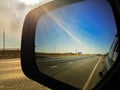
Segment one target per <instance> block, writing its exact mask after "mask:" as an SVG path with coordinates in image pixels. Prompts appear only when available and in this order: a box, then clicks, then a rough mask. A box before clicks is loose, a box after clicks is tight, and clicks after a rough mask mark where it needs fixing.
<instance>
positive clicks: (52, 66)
mask: <svg viewBox="0 0 120 90" xmlns="http://www.w3.org/2000/svg"><path fill="white" fill-rule="evenodd" d="M56 67H58V65H55V66H51V67H50V68H56Z"/></svg>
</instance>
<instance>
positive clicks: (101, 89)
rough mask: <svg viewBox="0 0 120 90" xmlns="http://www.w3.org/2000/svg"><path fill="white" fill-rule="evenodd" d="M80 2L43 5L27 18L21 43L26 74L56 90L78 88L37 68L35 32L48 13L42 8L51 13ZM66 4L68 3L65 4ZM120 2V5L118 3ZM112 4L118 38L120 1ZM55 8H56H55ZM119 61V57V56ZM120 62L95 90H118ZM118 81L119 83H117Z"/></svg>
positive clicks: (74, 0)
mask: <svg viewBox="0 0 120 90" xmlns="http://www.w3.org/2000/svg"><path fill="white" fill-rule="evenodd" d="M79 1H80V0H64V1H63V0H55V1H52V2H49V3H47V4H45V5H42V6H40V7H38V8H35V9H33V10H32V11H31V12H29V13H28V15H27V16H26V19H25V22H24V25H23V32H22V42H21V65H22V70H23V72H24V74H25V75H26V76H27V77H29V78H31V79H33V80H35V81H37V82H39V83H41V84H43V85H45V86H47V87H49V88H51V89H53V90H54V89H55V90H77V89H78V88H76V87H73V86H70V85H68V84H65V83H63V82H60V81H58V80H55V79H53V78H50V77H49V76H47V75H45V74H43V73H41V72H40V71H39V69H38V67H37V64H36V61H35V30H36V24H37V22H38V19H39V18H40V17H41V16H42V15H44V14H45V13H47V12H46V11H45V10H44V9H43V8H42V7H43V6H44V7H46V8H48V9H49V11H52V10H54V9H57V8H60V7H63V6H65V5H69V4H71V3H75V2H79ZM65 2H66V3H65ZM118 2H119V3H118ZM110 4H111V6H112V8H113V12H114V16H115V20H116V25H117V29H118V38H119V30H120V26H119V23H120V1H119V0H110ZM53 6H55V7H53ZM118 59H119V55H118ZM119 71H120V61H119V60H117V61H116V63H115V64H114V66H113V68H112V69H111V70H110V71H109V72H108V73H107V75H106V76H105V77H104V78H103V79H102V80H101V82H100V83H99V84H98V85H97V86H96V87H95V88H94V89H95V90H113V88H114V89H115V88H118V87H119V83H120V77H119V76H120V73H119ZM116 80H117V81H116ZM113 84H115V85H113ZM119 88H120V87H119Z"/></svg>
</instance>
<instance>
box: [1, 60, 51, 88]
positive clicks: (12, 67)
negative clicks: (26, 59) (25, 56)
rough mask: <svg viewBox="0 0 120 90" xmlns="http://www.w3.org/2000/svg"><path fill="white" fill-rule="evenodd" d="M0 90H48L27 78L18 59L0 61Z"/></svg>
mask: <svg viewBox="0 0 120 90" xmlns="http://www.w3.org/2000/svg"><path fill="white" fill-rule="evenodd" d="M0 90H50V89H49V88H47V87H45V86H43V85H41V84H39V83H37V82H35V81H33V80H31V79H29V78H27V77H26V76H25V75H24V74H23V72H22V70H21V65H20V58H15V59H0Z"/></svg>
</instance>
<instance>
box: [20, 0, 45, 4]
mask: <svg viewBox="0 0 120 90" xmlns="http://www.w3.org/2000/svg"><path fill="white" fill-rule="evenodd" d="M45 1H46V0H20V2H23V3H25V4H26V5H35V4H39V3H43V2H45Z"/></svg>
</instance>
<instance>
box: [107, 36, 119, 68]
mask: <svg viewBox="0 0 120 90" xmlns="http://www.w3.org/2000/svg"><path fill="white" fill-rule="evenodd" d="M118 50H119V42H118V35H116V36H115V39H114V41H113V43H112V45H111V48H110V51H109V53H108V55H107V57H106V60H105V62H106V68H107V70H109V69H110V68H111V67H112V65H113V64H114V62H115V61H116V59H117V57H118Z"/></svg>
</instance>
